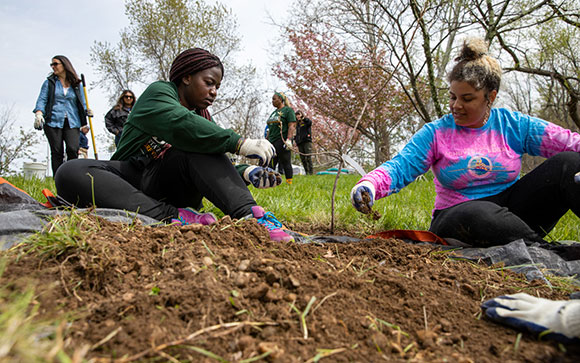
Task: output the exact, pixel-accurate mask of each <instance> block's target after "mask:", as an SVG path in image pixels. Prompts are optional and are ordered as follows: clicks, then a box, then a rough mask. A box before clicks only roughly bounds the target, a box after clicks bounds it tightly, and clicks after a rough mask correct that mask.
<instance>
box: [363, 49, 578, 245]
mask: <svg viewBox="0 0 580 363" xmlns="http://www.w3.org/2000/svg"><path fill="white" fill-rule="evenodd" d="M455 60H456V61H457V64H456V65H455V66H454V68H453V70H452V71H451V73H450V74H449V76H448V80H449V82H450V88H449V95H450V102H449V103H450V110H451V113H450V114H448V115H446V116H444V117H442V118H440V119H439V120H436V121H434V122H431V123H429V124H426V125H425V126H423V128H421V130H419V132H417V134H415V135H414V136H413V138H411V140H410V141H409V143H408V144H407V145H406V146H405V147H404V148H403V150H402V151H401V152H400V153H399V154H398V155H396V156H395V157H394V158H393V159H392V160H389V161H387V162H385V163H383V164H382V165H381V166H379V167H378V168H376V169H375V170H373V171H372V172H370V173H369V174H367V175H366V176H364V177H363V178H362V179H361V180H360V181H359V182H358V183H357V184H356V185H355V186H354V188H353V189H352V191H351V201H352V203H353V205H354V207H355V208H357V209H358V210H359V211H365V212H368V211H370V207H371V206H372V204H373V202H374V200H376V199H380V198H383V197H386V196H388V195H390V194H392V193H396V192H398V191H399V190H401V189H402V188H403V187H405V186H406V185H408V184H409V183H411V182H412V181H413V180H415V178H416V177H418V176H419V175H421V174H423V173H425V172H427V171H428V170H429V169H431V170H432V171H433V174H434V175H435V181H434V182H435V190H436V193H437V196H436V199H435V206H434V210H433V219H432V221H431V227H430V228H429V230H430V231H432V232H434V233H436V234H437V235H439V236H441V237H443V238H453V239H457V240H460V241H463V242H465V243H469V244H472V245H479V246H491V245H500V244H505V243H508V242H511V241H514V240H517V239H520V238H523V239H524V240H526V241H531V242H542V241H543V237H544V236H546V234H547V233H548V232H550V231H551V230H552V229H553V228H554V226H555V225H556V223H557V222H558V220H559V219H560V218H561V217H562V216H563V215H564V214H565V213H566V212H567V211H568V210H572V212H574V214H576V216H580V184H575V183H574V174H575V173H577V172H578V171H580V154H579V152H580V134H578V133H574V132H571V131H570V130H567V129H564V128H561V127H559V126H557V125H554V124H552V123H549V122H547V121H544V120H541V119H538V118H535V117H532V116H528V115H524V114H522V113H519V112H515V111H509V110H506V109H502V108H492V107H491V106H492V104H493V102H494V100H495V98H496V96H497V93H498V91H499V86H500V81H501V67H500V66H499V64H498V62H497V61H496V60H495V59H494V58H492V57H490V56H489V55H487V44H486V43H485V42H484V41H483V40H482V39H468V40H466V41H465V43H464V45H463V48H462V50H461V51H460V54H459V56H458V57H457V58H456V59H455ZM523 154H530V155H539V156H543V157H546V158H548V159H547V160H546V161H545V162H544V163H542V164H541V165H540V166H538V167H537V168H536V169H534V170H533V171H532V172H530V173H528V174H527V175H526V176H524V177H522V178H521V179H520V177H519V175H520V170H521V166H522V155H523ZM363 191H366V192H368V193H369V195H370V196H371V198H370V199H371V200H370V201H369V202H368V203H366V204H365V203H364V202H363V199H362V192H363Z"/></svg>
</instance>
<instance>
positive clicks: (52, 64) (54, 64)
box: [50, 62, 62, 67]
mask: <svg viewBox="0 0 580 363" xmlns="http://www.w3.org/2000/svg"><path fill="white" fill-rule="evenodd" d="M59 64H62V63H58V62H52V63H50V66H51V67H56V66H58V65H59Z"/></svg>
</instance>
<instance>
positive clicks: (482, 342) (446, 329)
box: [0, 217, 578, 362]
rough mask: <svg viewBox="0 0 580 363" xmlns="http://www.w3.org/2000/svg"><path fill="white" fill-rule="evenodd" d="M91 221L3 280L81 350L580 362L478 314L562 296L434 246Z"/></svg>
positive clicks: (235, 225) (257, 229)
mask: <svg viewBox="0 0 580 363" xmlns="http://www.w3.org/2000/svg"><path fill="white" fill-rule="evenodd" d="M98 224H99V227H98V228H97V230H96V231H94V232H90V229H89V230H87V232H86V235H85V238H86V241H87V245H86V247H85V248H84V249H69V250H67V251H66V252H65V253H62V254H60V255H58V256H54V257H50V256H46V255H45V256H44V257H42V256H40V255H39V253H28V254H26V255H21V256H20V257H19V258H18V259H17V258H16V256H12V257H11V261H10V263H9V265H8V267H7V269H6V272H5V273H4V275H3V276H2V278H1V280H0V283H1V284H3V285H4V286H9V287H10V288H12V289H21V288H23V287H24V286H28V284H29V283H30V282H32V283H33V284H34V285H35V286H37V287H36V292H37V297H36V301H37V302H38V306H39V307H40V309H39V318H42V317H51V316H54V314H56V315H59V314H69V316H74V317H75V320H74V321H73V322H72V324H70V326H69V327H68V329H67V331H66V334H67V340H66V349H67V350H68V351H69V352H71V353H72V352H73V351H74V350H75V349H80V347H87V349H88V351H87V352H86V353H85V358H87V359H102V360H109V359H124V360H126V361H131V360H143V359H150V358H154V357H159V358H161V359H162V360H172V359H173V358H174V359H178V360H191V361H204V360H205V361H213V359H214V358H211V357H212V354H214V355H217V356H219V357H221V358H222V359H224V360H227V361H241V360H244V359H252V358H254V359H256V360H258V357H261V358H263V359H264V360H268V361H276V362H304V361H317V360H318V359H320V358H324V357H329V358H328V360H329V361H365V362H368V361H380V360H387V361H406V360H415V361H464V362H471V361H477V362H496V361H498V360H500V359H501V360H504V361H551V360H555V359H556V360H563V361H567V360H569V361H575V360H576V359H577V358H578V355H577V353H576V352H571V351H570V350H569V351H568V352H567V353H563V352H562V351H561V350H560V349H558V346H557V345H556V344H554V343H546V342H539V341H536V340H535V339H534V338H532V337H530V336H527V335H525V334H524V336H523V337H522V338H521V340H519V339H518V332H516V331H514V330H511V329H509V328H505V327H502V326H500V325H497V324H494V323H492V322H489V321H487V320H486V319H485V318H483V317H482V316H481V315H482V313H481V309H480V303H481V302H482V301H483V300H484V299H488V298H492V297H495V296H498V295H501V294H505V293H514V292H517V291H521V290H522V289H524V291H527V292H529V293H532V294H535V295H539V296H542V297H547V298H555V299H558V298H566V296H565V294H564V293H563V292H559V291H557V290H551V289H549V288H547V287H545V286H543V285H542V284H541V283H539V282H532V283H528V282H526V281H525V279H523V278H522V277H521V276H518V275H515V274H513V273H510V272H505V271H491V270H490V269H488V268H486V267H484V266H478V265H474V264H472V263H468V262H463V261H454V260H452V259H450V258H449V257H448V255H447V254H446V253H444V252H441V251H439V250H438V249H437V248H435V249H434V248H431V247H424V246H414V245H409V244H406V243H404V242H402V241H398V240H392V239H391V240H380V239H376V240H365V241H362V242H359V243H351V244H296V243H288V244H280V243H274V242H271V241H269V238H268V233H267V232H266V231H265V229H263V228H262V227H261V226H259V225H257V224H256V222H255V221H253V220H247V221H246V220H244V221H232V220H230V219H229V218H227V217H226V218H224V219H222V220H220V221H219V223H218V224H216V225H214V226H201V225H191V226H184V227H176V226H167V227H155V228H152V227H145V226H127V225H123V224H119V223H111V222H107V221H105V220H101V219H99V220H98ZM11 253H18V250H16V251H12V252H11ZM516 340H519V342H518V343H516Z"/></svg>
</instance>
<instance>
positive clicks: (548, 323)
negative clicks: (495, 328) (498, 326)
mask: <svg viewBox="0 0 580 363" xmlns="http://www.w3.org/2000/svg"><path fill="white" fill-rule="evenodd" d="M481 307H482V308H483V309H484V310H485V314H486V315H487V317H489V318H490V319H492V320H494V321H496V322H499V323H502V324H505V325H509V326H511V327H513V328H516V329H520V330H527V331H529V332H530V333H532V334H534V335H538V336H539V337H545V338H546V339H553V340H557V341H561V342H565V343H571V342H576V343H579V342H580V300H569V301H566V300H560V301H553V300H548V299H543V298H538V297H534V296H531V295H528V294H526V293H517V294H513V295H504V296H499V297H496V298H494V299H490V300H487V301H485V302H484V303H483V304H482V305H481Z"/></svg>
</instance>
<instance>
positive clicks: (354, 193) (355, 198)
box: [350, 180, 376, 213]
mask: <svg viewBox="0 0 580 363" xmlns="http://www.w3.org/2000/svg"><path fill="white" fill-rule="evenodd" d="M365 191H366V192H367V193H369V197H370V199H371V200H370V201H368V202H367V203H366V204H365V203H363V198H362V193H363V192H365ZM375 194H376V192H375V186H374V185H373V183H371V182H370V181H367V180H363V181H362V182H360V183H358V184H357V185H355V186H354V187H353V188H352V190H351V191H350V201H351V203H352V206H353V207H355V208H356V210H358V211H359V212H361V213H370V212H371V208H372V206H373V204H374V202H375ZM365 206H366V207H365Z"/></svg>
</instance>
